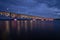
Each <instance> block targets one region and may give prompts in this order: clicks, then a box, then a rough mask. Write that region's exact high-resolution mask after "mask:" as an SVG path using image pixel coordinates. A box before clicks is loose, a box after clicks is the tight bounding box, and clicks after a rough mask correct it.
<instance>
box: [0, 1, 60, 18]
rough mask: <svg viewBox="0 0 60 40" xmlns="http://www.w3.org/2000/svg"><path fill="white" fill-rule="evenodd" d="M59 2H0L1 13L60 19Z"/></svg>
mask: <svg viewBox="0 0 60 40" xmlns="http://www.w3.org/2000/svg"><path fill="white" fill-rule="evenodd" d="M59 2H60V1H59V0H50V1H49V0H0V11H8V12H14V13H18V14H19V13H21V14H29V15H33V16H42V17H47V18H59V15H60V12H59V11H60V8H59V7H60V5H59Z"/></svg>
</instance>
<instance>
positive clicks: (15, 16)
mask: <svg viewBox="0 0 60 40" xmlns="http://www.w3.org/2000/svg"><path fill="white" fill-rule="evenodd" d="M1 19H7V20H14V19H17V20H33V21H35V20H40V21H53V18H44V17H39V16H32V15H25V14H16V13H10V12H0V20H1Z"/></svg>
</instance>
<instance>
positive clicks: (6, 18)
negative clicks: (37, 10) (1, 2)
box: [0, 12, 54, 32]
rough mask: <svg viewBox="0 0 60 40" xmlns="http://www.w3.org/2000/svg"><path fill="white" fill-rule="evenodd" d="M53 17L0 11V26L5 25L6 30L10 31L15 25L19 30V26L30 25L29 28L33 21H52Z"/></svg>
mask: <svg viewBox="0 0 60 40" xmlns="http://www.w3.org/2000/svg"><path fill="white" fill-rule="evenodd" d="M53 20H54V19H53V18H44V17H39V16H32V15H25V14H16V13H10V12H0V27H3V28H4V27H5V30H6V31H7V32H10V28H12V30H13V29H14V28H15V27H16V29H17V30H18V31H20V29H21V27H25V30H27V27H29V26H30V27H31V30H32V28H33V26H34V23H35V24H36V23H37V22H38V23H39V22H40V21H53ZM28 25H29V26H28Z"/></svg>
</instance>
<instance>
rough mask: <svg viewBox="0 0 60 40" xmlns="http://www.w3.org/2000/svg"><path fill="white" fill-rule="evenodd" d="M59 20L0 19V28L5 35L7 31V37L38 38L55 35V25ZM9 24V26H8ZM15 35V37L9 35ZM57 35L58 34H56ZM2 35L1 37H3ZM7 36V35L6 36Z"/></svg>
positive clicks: (27, 39)
mask: <svg viewBox="0 0 60 40" xmlns="http://www.w3.org/2000/svg"><path fill="white" fill-rule="evenodd" d="M58 23H59V22H54V21H51V22H50V21H32V20H31V21H30V20H29V21H27V20H25V21H0V30H1V31H2V32H1V33H2V35H3V36H4V35H5V37H6V36H7V34H8V33H9V35H10V37H9V39H14V38H17V39H18V38H19V39H26V40H29V39H30V40H32V39H35V38H36V39H40V38H50V37H51V38H52V37H54V38H55V37H56V32H57V31H56V27H57V26H58V28H59V26H60V25H58ZM10 25H11V26H10ZM11 36H13V37H14V36H17V37H14V38H13V37H11ZM57 36H58V35H57ZM5 37H2V38H5ZM7 38H8V36H7Z"/></svg>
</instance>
